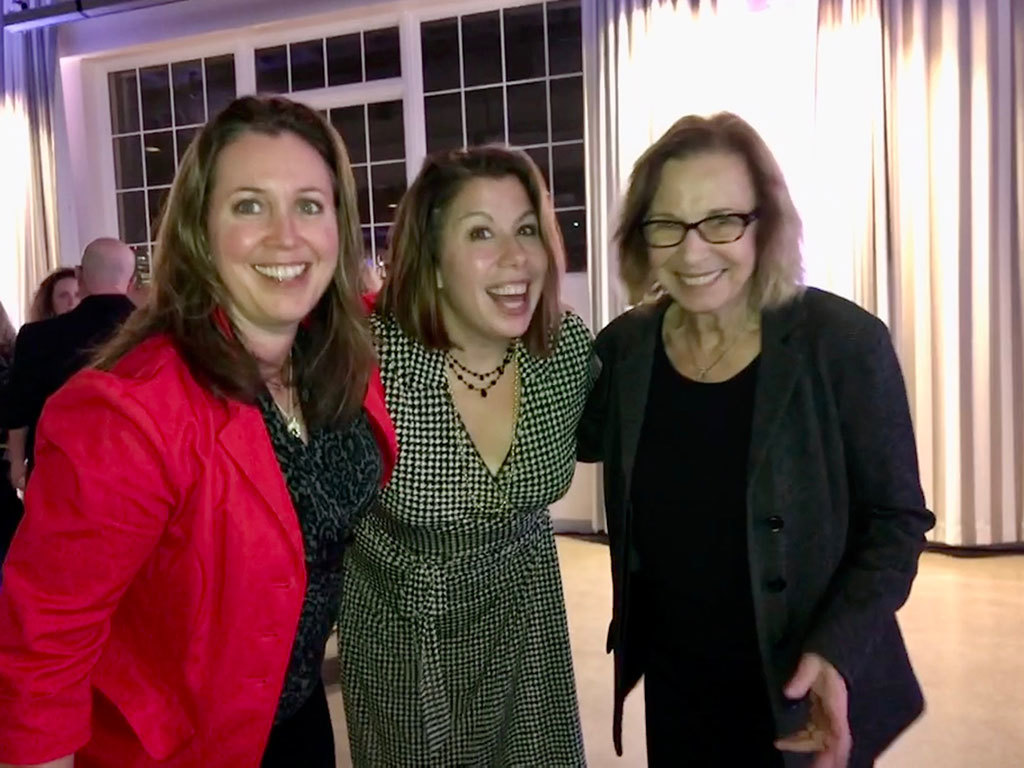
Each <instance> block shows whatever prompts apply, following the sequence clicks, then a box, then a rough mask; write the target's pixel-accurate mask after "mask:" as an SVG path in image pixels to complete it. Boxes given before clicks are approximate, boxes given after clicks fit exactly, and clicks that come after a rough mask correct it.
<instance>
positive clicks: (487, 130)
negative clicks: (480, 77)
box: [466, 88, 505, 147]
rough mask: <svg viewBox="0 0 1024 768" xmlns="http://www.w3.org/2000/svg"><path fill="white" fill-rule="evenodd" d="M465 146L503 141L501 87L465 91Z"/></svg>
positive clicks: (503, 103) (503, 101) (503, 111)
mask: <svg viewBox="0 0 1024 768" xmlns="http://www.w3.org/2000/svg"><path fill="white" fill-rule="evenodd" d="M466 142H467V146H470V147H472V146H474V145H478V144H492V143H495V142H497V143H501V144H504V143H505V100H504V99H503V98H502V93H501V88H484V89H482V90H479V91H466Z"/></svg>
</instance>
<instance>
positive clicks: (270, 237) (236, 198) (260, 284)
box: [207, 132, 338, 339]
mask: <svg viewBox="0 0 1024 768" xmlns="http://www.w3.org/2000/svg"><path fill="white" fill-rule="evenodd" d="M333 188H334V185H333V176H332V173H331V170H330V168H329V167H328V165H327V163H325V162H324V159H323V158H322V157H321V156H320V154H319V153H318V152H317V151H316V150H315V149H314V148H313V147H312V146H310V145H309V144H307V143H306V142H305V141H304V140H303V139H301V138H299V137H298V136H296V135H295V134H293V133H282V134H279V135H277V136H268V135H265V134H261V133H252V132H249V133H244V134H242V135H241V136H240V137H239V138H237V139H236V140H235V141H233V142H232V143H230V144H228V145H227V146H226V147H225V148H224V149H223V150H222V151H221V153H220V155H219V157H218V158H217V164H216V168H215V175H214V184H213V189H212V191H211V195H210V204H209V213H208V219H207V228H208V232H209V240H210V247H211V250H212V253H213V259H214V263H215V265H216V268H217V272H218V274H219V275H220V279H221V280H222V281H223V283H224V286H225V288H226V289H227V292H228V296H229V297H230V306H229V307H227V310H228V313H229V314H230V316H231V319H232V320H233V321H234V323H235V325H236V327H237V328H238V331H239V333H240V334H241V335H242V336H243V338H247V339H251V338H253V337H258V336H264V337H265V336H267V335H274V336H276V335H289V334H290V335H294V333H295V330H296V328H297V327H298V324H299V323H300V322H301V321H302V320H303V318H305V317H306V316H307V315H308V314H309V313H310V312H311V311H312V310H313V308H314V307H315V306H316V304H317V302H318V301H319V300H320V297H321V296H323V294H324V292H325V291H326V290H327V287H328V286H329V285H330V282H331V279H332V277H333V275H334V272H335V269H336V267H337V264H338V219H337V215H336V212H335V209H334V206H335V202H334V191H333Z"/></svg>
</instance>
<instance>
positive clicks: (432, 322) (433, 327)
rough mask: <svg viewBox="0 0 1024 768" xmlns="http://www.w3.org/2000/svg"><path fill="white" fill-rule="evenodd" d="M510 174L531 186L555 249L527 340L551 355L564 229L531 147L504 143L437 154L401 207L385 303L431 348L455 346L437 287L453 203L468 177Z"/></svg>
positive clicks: (548, 245)
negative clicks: (523, 149) (528, 149)
mask: <svg viewBox="0 0 1024 768" xmlns="http://www.w3.org/2000/svg"><path fill="white" fill-rule="evenodd" d="M506 176H512V177H514V178H516V179H518V180H519V182H520V183H521V184H522V185H523V188H524V189H525V190H526V194H527V197H529V199H530V205H531V206H532V207H533V210H534V211H535V212H536V214H537V220H538V222H539V223H540V236H541V242H543V243H544V250H545V251H547V254H548V265H547V272H546V274H545V276H544V287H543V289H542V291H541V297H540V303H539V304H538V305H537V309H536V310H535V311H534V313H533V318H532V319H531V320H530V325H529V327H528V328H527V330H526V334H525V336H524V337H523V342H524V343H525V344H526V348H527V349H528V350H529V351H530V353H531V354H533V355H534V356H537V357H547V356H548V355H550V354H551V352H552V350H553V349H554V344H555V341H556V338H557V333H558V329H559V327H560V325H561V318H562V311H561V304H560V297H559V293H558V291H559V282H560V281H561V276H562V274H563V273H564V272H565V246H564V244H563V243H562V234H561V231H560V230H559V229H558V220H557V219H556V218H555V212H554V208H553V207H552V205H551V199H550V196H549V195H548V190H547V186H546V185H545V184H544V177H543V176H542V175H541V173H540V170H539V169H538V168H537V166H536V165H535V164H534V162H533V160H531V159H530V157H529V155H527V154H526V153H525V152H520V151H518V150H514V149H508V148H506V147H497V146H484V147H470V148H468V149H456V150H451V151H448V152H439V153H436V154H433V155H430V156H429V157H427V159H426V160H424V161H423V167H422V168H421V169H420V172H419V174H418V175H417V176H416V180H415V181H413V183H412V186H411V187H409V190H408V191H407V192H406V193H405V196H404V197H403V198H402V201H401V203H399V205H398V211H397V212H396V214H395V223H394V225H393V226H392V228H391V244H390V247H389V248H388V257H387V259H386V267H387V277H386V278H385V280H384V287H383V288H382V289H381V292H380V295H379V297H378V302H377V308H378V309H379V310H380V311H381V312H382V313H383V314H390V315H393V316H394V317H395V319H396V320H397V321H398V324H399V326H401V328H402V330H403V331H405V333H406V334H407V335H408V336H410V337H411V338H413V339H416V340H417V341H419V342H420V343H421V344H423V345H424V346H426V347H429V348H433V349H448V348H449V347H451V345H452V343H451V339H450V338H449V337H448V331H447V329H445V327H444V321H443V319H442V317H441V308H440V298H439V296H438V289H437V274H438V268H439V266H438V265H439V263H440V255H441V254H440V249H441V230H442V229H443V227H444V220H445V216H447V214H448V209H449V207H450V206H451V204H452V201H453V200H454V199H455V197H456V196H457V195H458V194H459V191H460V190H461V189H462V188H463V186H465V184H466V183H467V182H468V181H470V180H472V179H476V178H492V179H500V178H504V177H506Z"/></svg>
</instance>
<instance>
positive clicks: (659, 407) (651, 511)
mask: <svg viewBox="0 0 1024 768" xmlns="http://www.w3.org/2000/svg"><path fill="white" fill-rule="evenodd" d="M757 371H758V360H756V359H755V360H754V361H753V362H752V363H751V364H750V365H749V366H748V367H747V368H746V369H744V370H743V371H741V372H740V373H738V374H737V375H736V376H735V377H733V378H732V379H729V380H728V381H724V382H721V383H713V384H709V383H700V382H696V381H693V380H691V379H688V378H685V377H684V376H682V375H680V374H679V373H678V372H677V371H676V370H675V368H673V367H672V364H671V363H670V362H669V359H668V357H667V356H666V354H665V348H664V345H663V342H662V341H661V339H660V334H659V339H658V342H657V348H656V350H655V354H654V363H653V368H652V371H651V383H650V389H649V393H648V400H647V415H646V418H645V419H644V423H643V428H642V430H641V433H640V443H639V445H638V447H637V455H636V465H635V469H634V473H633V491H632V501H633V510H634V518H633V524H634V526H635V528H634V531H635V536H636V538H635V542H636V552H637V555H638V560H639V567H640V573H639V575H638V578H637V580H636V581H635V583H634V593H633V594H634V595H635V596H636V598H637V600H638V602H639V603H640V605H642V608H641V610H642V611H643V612H644V613H645V614H646V616H645V619H646V621H645V624H646V626H647V627H648V630H647V631H646V632H645V633H644V635H645V637H646V642H645V645H646V662H645V670H646V674H647V675H648V678H650V677H651V676H653V675H657V676H658V678H659V680H661V681H665V682H667V683H669V685H668V687H667V689H669V690H672V691H674V692H676V701H677V702H678V703H677V704H676V706H678V707H679V709H680V710H681V711H680V716H681V717H683V718H686V719H687V720H698V721H700V722H701V724H702V725H701V728H700V729H699V730H700V731H701V732H704V733H706V731H707V728H706V727H704V721H705V719H707V720H708V721H709V722H711V723H712V724H714V723H720V724H721V727H723V728H726V729H732V728H733V727H734V726H735V716H736V714H737V713H740V712H744V711H746V713H747V715H748V717H754V718H757V719H759V720H760V721H761V722H762V723H764V724H767V726H766V727H765V728H762V729H761V731H762V733H764V732H767V733H768V734H769V737H770V734H771V732H772V729H771V726H770V723H771V709H770V706H769V703H768V699H767V695H766V692H765V681H764V675H763V673H762V671H761V659H760V652H759V650H758V642H757V630H756V625H755V617H754V603H753V596H752V592H751V584H750V567H749V565H748V555H747V503H746V489H747V482H746V475H747V462H748V454H749V451H750V432H751V423H752V417H753V410H754V391H755V386H756V383H757ZM681 552H685V553H686V554H685V556H681ZM658 689H659V690H665V689H666V686H664V685H660V686H658ZM648 700H649V699H648ZM661 706H666V704H665V703H664V702H662V703H661ZM751 725H752V723H751V722H750V721H749V719H748V720H747V721H746V722H745V723H744V725H743V730H744V732H746V733H747V734H749V732H750V727H751ZM677 727H678V728H680V729H682V730H684V731H685V730H686V725H685V724H684V723H678V725H677ZM707 735H710V734H707ZM683 741H684V743H685V741H686V740H685V739H684V740H683ZM729 741H731V740H729ZM769 744H770V738H769ZM690 746H691V747H694V746H696V745H694V744H692V743H691V744H690Z"/></svg>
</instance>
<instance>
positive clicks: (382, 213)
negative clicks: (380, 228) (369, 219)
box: [370, 162, 405, 224]
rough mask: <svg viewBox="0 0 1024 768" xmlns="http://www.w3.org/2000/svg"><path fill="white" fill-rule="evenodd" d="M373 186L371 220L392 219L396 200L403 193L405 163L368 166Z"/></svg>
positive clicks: (382, 221) (379, 221) (399, 198)
mask: <svg viewBox="0 0 1024 768" xmlns="http://www.w3.org/2000/svg"><path fill="white" fill-rule="evenodd" d="M370 183H371V185H372V187H373V222H374V223H375V224H381V223H384V222H390V221H394V219H395V209H396V208H398V201H399V200H401V199H402V195H403V194H405V163H404V162H403V163H384V164H383V165H371V166H370Z"/></svg>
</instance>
